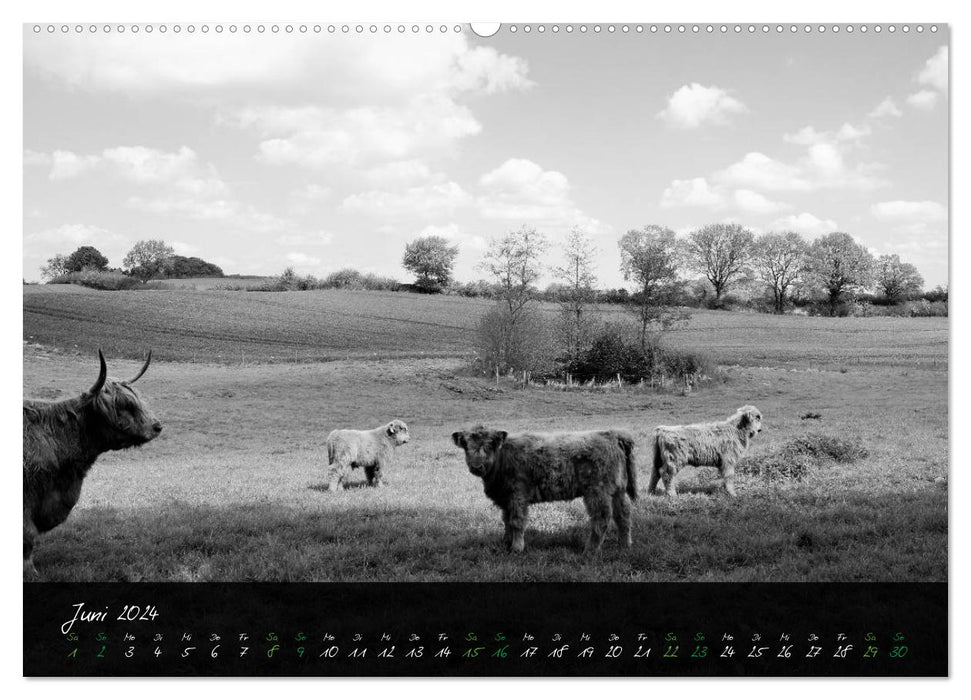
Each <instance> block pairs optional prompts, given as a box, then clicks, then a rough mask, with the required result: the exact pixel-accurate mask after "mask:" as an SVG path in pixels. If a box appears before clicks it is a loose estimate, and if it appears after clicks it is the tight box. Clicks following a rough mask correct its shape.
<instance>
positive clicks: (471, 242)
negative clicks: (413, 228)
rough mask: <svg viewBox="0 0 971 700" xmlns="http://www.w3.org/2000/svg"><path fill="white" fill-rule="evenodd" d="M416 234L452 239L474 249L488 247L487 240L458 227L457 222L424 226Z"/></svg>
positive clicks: (462, 245)
mask: <svg viewBox="0 0 971 700" xmlns="http://www.w3.org/2000/svg"><path fill="white" fill-rule="evenodd" d="M418 236H422V237H424V236H441V237H442V238H445V239H447V240H449V241H453V242H454V243H457V244H458V245H459V246H460V249H461V248H462V247H466V246H467V247H470V248H472V249H474V250H485V249H486V248H488V247H489V242H488V241H487V240H486V239H485V238H484V237H483V236H480V235H477V234H470V233H468V232H466V231H465V230H463V229H461V228H459V226H458V224H456V223H454V222H453V223H450V224H445V225H444V226H436V225H430V226H425V227H424V228H423V229H421V231H419V232H418Z"/></svg>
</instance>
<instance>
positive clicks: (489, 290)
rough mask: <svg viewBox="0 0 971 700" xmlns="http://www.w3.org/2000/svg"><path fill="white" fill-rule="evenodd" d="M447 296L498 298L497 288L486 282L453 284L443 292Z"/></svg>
mask: <svg viewBox="0 0 971 700" xmlns="http://www.w3.org/2000/svg"><path fill="white" fill-rule="evenodd" d="M442 291H443V292H444V293H445V294H453V295H455V296H460V297H473V298H479V297H482V298H485V299H493V298H495V296H496V286H495V285H494V284H492V283H491V282H486V281H485V280H476V281H475V282H465V283H462V282H452V283H451V284H449V285H448V286H447V287H445V289H443V290H442Z"/></svg>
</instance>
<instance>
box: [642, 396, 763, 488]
mask: <svg viewBox="0 0 971 700" xmlns="http://www.w3.org/2000/svg"><path fill="white" fill-rule="evenodd" d="M760 432H762V414H761V413H760V412H759V409H757V408H756V407H755V406H742V407H741V408H740V409H738V410H737V411H735V413H734V414H733V415H731V416H729V417H728V419H726V420H723V421H718V422H715V423H696V424H694V425H660V426H658V427H657V430H656V431H655V434H654V445H653V453H654V465H653V467H652V469H651V483H650V485H649V486H648V487H647V492H648V493H654V489H655V488H656V487H657V482H658V481H660V480H662V479H663V480H664V491H665V492H666V493H667V495H668V496H675V495H677V490H676V488H675V484H674V480H675V477H676V476H677V475H678V472H679V471H680V470H681V469H683V468H684V467H686V466H691V467H717V468H718V470H719V472H720V473H721V478H722V481H723V483H724V485H725V490H726V491H727V492H728V495H730V496H734V495H735V484H734V483H733V481H732V479H733V477H734V476H735V464H736V463H737V462H738V460H739V458H741V456H742V455H743V454H745V451H746V450H747V449H748V446H749V442H750V441H751V440H752V438H754V437H755V435H756V433H760Z"/></svg>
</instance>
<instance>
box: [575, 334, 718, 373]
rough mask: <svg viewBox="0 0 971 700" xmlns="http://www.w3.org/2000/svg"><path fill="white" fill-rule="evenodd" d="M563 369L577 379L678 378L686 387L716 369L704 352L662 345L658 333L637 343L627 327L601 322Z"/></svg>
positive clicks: (714, 371)
mask: <svg viewBox="0 0 971 700" xmlns="http://www.w3.org/2000/svg"><path fill="white" fill-rule="evenodd" d="M563 369H564V371H566V372H567V373H569V374H570V375H572V376H574V377H576V378H577V379H578V380H580V381H590V380H594V381H601V382H604V381H613V380H615V379H616V378H617V377H618V376H619V377H620V378H621V379H622V380H624V381H625V382H631V383H634V382H640V381H649V382H651V383H655V382H660V383H662V384H663V383H664V382H665V381H666V380H672V381H678V382H681V383H682V384H683V385H684V387H685V388H686V389H690V388H691V387H692V386H695V385H696V384H698V383H700V382H703V381H705V380H707V379H710V378H712V377H714V376H715V375H716V373H717V371H716V368H715V364H714V363H713V362H712V360H711V358H709V357H708V356H707V355H705V354H704V353H700V352H694V351H690V350H678V349H675V348H666V347H664V346H663V345H662V343H661V338H660V336H659V335H654V336H653V337H651V338H650V339H649V342H648V343H647V344H646V345H645V346H644V347H641V344H640V342H638V341H636V340H634V339H633V338H632V337H631V336H630V333H629V331H627V330H626V329H625V328H624V327H623V326H620V325H617V324H607V325H605V326H604V328H603V330H601V331H600V332H599V333H598V334H597V335H596V336H595V337H594V338H593V340H592V342H591V343H590V345H589V347H588V348H587V349H586V350H585V351H583V352H581V353H580V354H579V355H578V356H577V358H576V359H575V360H573V361H571V362H569V363H567V364H566V365H564V367H563Z"/></svg>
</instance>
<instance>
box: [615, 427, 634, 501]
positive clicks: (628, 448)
mask: <svg viewBox="0 0 971 700" xmlns="http://www.w3.org/2000/svg"><path fill="white" fill-rule="evenodd" d="M617 443H618V444H619V445H620V449H622V450H623V451H624V460H625V463H626V470H627V495H628V496H630V499H631V500H632V501H636V500H637V465H636V464H635V463H634V437H633V436H632V435H631V434H630V433H617Z"/></svg>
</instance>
